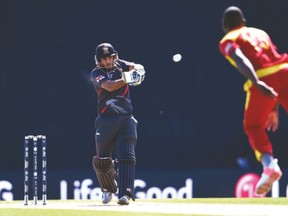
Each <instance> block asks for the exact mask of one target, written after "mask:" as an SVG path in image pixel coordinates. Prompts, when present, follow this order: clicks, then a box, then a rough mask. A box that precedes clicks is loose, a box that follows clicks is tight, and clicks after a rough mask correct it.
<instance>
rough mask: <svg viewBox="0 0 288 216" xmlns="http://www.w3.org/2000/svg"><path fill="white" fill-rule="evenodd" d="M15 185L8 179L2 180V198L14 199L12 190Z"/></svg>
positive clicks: (0, 194)
mask: <svg viewBox="0 0 288 216" xmlns="http://www.w3.org/2000/svg"><path fill="white" fill-rule="evenodd" d="M12 188H13V185H12V184H11V183H10V182H8V181H0V200H5V201H12V200H13V193H12V192H11V190H12Z"/></svg>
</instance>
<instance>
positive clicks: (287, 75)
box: [243, 67, 288, 161]
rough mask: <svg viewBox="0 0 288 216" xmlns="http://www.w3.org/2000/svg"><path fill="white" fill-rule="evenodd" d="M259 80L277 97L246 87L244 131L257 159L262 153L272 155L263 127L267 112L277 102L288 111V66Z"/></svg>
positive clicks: (271, 148)
mask: <svg viewBox="0 0 288 216" xmlns="http://www.w3.org/2000/svg"><path fill="white" fill-rule="evenodd" d="M261 80H262V81H264V82H265V83H266V84H267V85H269V86H271V87H273V88H274V90H275V91H276V92H277V93H278V98H277V100H275V99H273V98H271V97H268V96H265V95H264V94H263V93H262V92H260V91H259V90H258V89H256V88H255V86H251V87H250V88H249V89H246V92H247V94H246V104H245V112H244V121H243V125H244V131H245V133H246V134H247V136H248V140H249V143H250V146H251V147H252V149H253V150H254V152H255V155H256V158H257V160H259V161H260V160H261V156H262V154H263V153H270V154H271V155H273V147H272V144H271V142H270V140H269V137H268V134H267V131H266V128H265V126H266V121H267V118H268V115H269V113H270V112H271V111H272V109H273V107H274V106H275V105H276V103H277V102H279V104H280V105H281V106H282V107H283V108H284V109H285V110H286V112H288V67H286V68H284V69H282V70H280V71H278V72H277V73H273V74H271V75H268V76H265V77H262V78H261Z"/></svg>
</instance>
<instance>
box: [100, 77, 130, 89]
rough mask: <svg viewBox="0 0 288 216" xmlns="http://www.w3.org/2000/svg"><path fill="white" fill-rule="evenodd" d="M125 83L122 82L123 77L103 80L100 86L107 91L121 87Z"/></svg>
mask: <svg viewBox="0 0 288 216" xmlns="http://www.w3.org/2000/svg"><path fill="white" fill-rule="evenodd" d="M126 84H127V83H125V82H124V80H123V79H117V80H105V81H103V82H102V84H101V87H102V88H103V89H105V90H107V91H109V92H111V91H114V90H116V89H119V88H121V87H122V86H124V85H126Z"/></svg>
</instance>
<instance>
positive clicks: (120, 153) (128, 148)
mask: <svg viewBox="0 0 288 216" xmlns="http://www.w3.org/2000/svg"><path fill="white" fill-rule="evenodd" d="M135 146H136V140H135V139H127V140H125V142H122V143H120V144H119V146H117V152H116V156H117V159H118V160H119V162H121V161H133V162H136V154H135Z"/></svg>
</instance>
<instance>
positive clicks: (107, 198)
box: [102, 192, 112, 204]
mask: <svg viewBox="0 0 288 216" xmlns="http://www.w3.org/2000/svg"><path fill="white" fill-rule="evenodd" d="M111 200H112V193H111V192H103V194H102V203H103V204H108V203H109V202H110V201H111Z"/></svg>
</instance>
